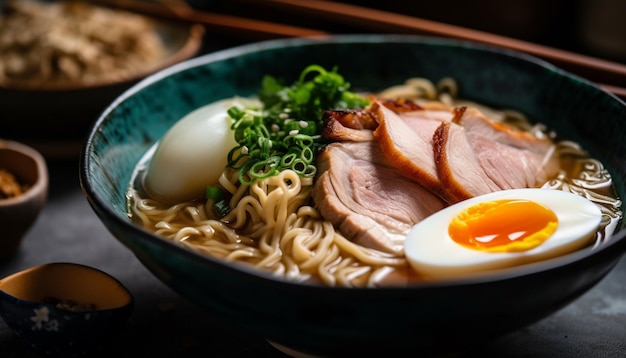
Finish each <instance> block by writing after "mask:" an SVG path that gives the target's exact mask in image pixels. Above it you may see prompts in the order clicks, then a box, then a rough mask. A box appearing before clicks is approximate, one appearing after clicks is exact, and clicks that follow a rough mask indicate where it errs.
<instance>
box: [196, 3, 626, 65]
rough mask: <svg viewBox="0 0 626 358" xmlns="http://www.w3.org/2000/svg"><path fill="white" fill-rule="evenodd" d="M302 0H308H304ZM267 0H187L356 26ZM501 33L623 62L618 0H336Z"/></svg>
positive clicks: (303, 22)
mask: <svg viewBox="0 0 626 358" xmlns="http://www.w3.org/2000/svg"><path fill="white" fill-rule="evenodd" d="M303 1H304V2H307V1H309V0H303ZM267 2H268V1H267V0H235V1H232V0H212V1H206V0H188V3H189V4H190V5H192V6H193V7H195V8H198V9H203V10H210V11H216V12H223V13H228V14H234V15H238V16H246V17H251V18H257V19H264V20H269V21H280V22H283V23H290V24H294V25H297V26H303V27H310V28H318V29H324V30H327V31H333V32H359V31H360V30H361V31H362V30H363V28H359V27H358V26H350V25H348V24H344V25H341V24H337V23H334V22H333V23H331V22H321V21H319V20H317V19H311V18H307V17H306V16H300V17H295V16H293V14H291V13H288V12H286V11H281V10H279V9H277V8H276V7H271V8H270V7H268V6H265V5H263V6H260V5H259V4H261V3H267ZM336 2H341V3H346V4H351V5H358V6H363V7H370V8H374V9H379V10H384V11H389V12H394V13H398V14H403V15H409V16H414V17H417V18H421V19H428V20H432V21H437V22H442V23H446V24H451V25H457V26H462V27H467V28H470V29H475V30H480V31H485V32H490V33H494V34H499V35H504V36H507V37H512V38H516V39H520V40H525V41H530V42H534V43H538V44H544V45H547V46H552V47H556V48H560V49H564V50H569V51H573V52H578V53H583V54H588V55H591V56H597V57H601V58H605V59H610V60H613V61H618V62H622V63H624V62H626V21H624V20H623V16H624V14H626V3H625V2H624V1H623V0H550V1H542V0H510V1H498V0H474V1H463V0H448V1H403V0H385V1H372V0H369V1H359V0H341V1H336Z"/></svg>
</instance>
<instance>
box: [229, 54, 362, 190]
mask: <svg viewBox="0 0 626 358" xmlns="http://www.w3.org/2000/svg"><path fill="white" fill-rule="evenodd" d="M349 88H350V83H348V82H346V81H345V80H344V78H343V76H341V75H340V74H339V73H337V68H336V67H334V68H333V69H332V70H330V71H328V70H326V69H324V68H323V67H321V66H319V65H310V66H308V67H306V68H305V69H304V70H303V71H302V73H301V74H300V77H299V79H298V80H297V81H296V82H295V83H293V84H292V85H291V86H285V85H283V84H282V83H281V82H280V81H279V80H278V79H276V78H275V77H272V76H270V75H267V76H265V77H264V78H263V81H262V88H261V90H260V92H259V99H260V101H261V104H262V106H261V108H252V107H246V108H239V107H235V106H233V107H231V108H229V110H228V114H229V116H230V117H231V118H233V119H234V123H233V125H232V129H233V130H234V133H235V140H236V141H237V143H238V145H237V146H236V147H235V148H233V149H232V150H231V151H230V153H229V154H228V166H229V167H231V168H234V169H238V170H239V181H240V182H241V183H242V184H246V185H247V184H251V183H253V182H254V181H255V180H257V179H263V178H267V177H270V176H273V175H276V174H278V173H279V172H281V171H282V170H285V169H292V170H294V171H296V172H297V173H298V174H299V175H300V176H303V177H313V176H315V174H316V171H317V168H316V167H315V158H316V156H317V153H318V152H319V150H320V149H322V148H323V147H324V145H325V144H326V143H325V142H324V140H323V138H322V137H321V135H320V131H321V130H322V126H323V122H322V114H323V112H324V111H325V110H327V109H349V108H364V107H366V106H367V105H368V104H369V100H368V99H367V98H365V97H363V96H361V95H359V94H357V93H354V92H350V91H349V90H348V89H349Z"/></svg>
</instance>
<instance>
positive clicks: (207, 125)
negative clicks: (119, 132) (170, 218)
mask: <svg viewBox="0 0 626 358" xmlns="http://www.w3.org/2000/svg"><path fill="white" fill-rule="evenodd" d="M250 101H251V100H248V99H242V98H229V99H223V100H220V101H217V102H213V103H211V104H208V105H205V106H202V107H199V108H197V109H195V110H193V111H191V112H190V113H189V114H187V115H185V116H184V117H183V118H181V119H180V120H179V121H177V122H176V123H175V124H174V125H173V126H172V127H171V128H170V129H169V131H168V132H167V133H166V134H165V135H164V136H163V138H162V139H161V140H160V141H159V143H158V146H157V148H156V151H155V152H154V155H153V157H152V158H151V160H150V163H149V166H148V170H147V174H146V176H145V179H144V187H145V189H146V191H147V192H148V193H149V194H150V195H151V196H153V197H156V198H158V199H160V200H163V201H166V202H172V203H173V202H182V201H186V200H191V199H196V198H199V197H202V196H203V195H204V192H205V189H206V186H207V185H214V184H216V183H217V181H218V179H219V176H220V175H221V173H222V171H223V170H224V168H225V167H226V165H227V164H228V152H229V151H230V150H231V149H233V148H234V147H235V146H236V145H237V142H236V141H235V138H234V135H233V131H232V130H231V129H230V126H231V124H232V122H231V121H232V120H231V119H230V117H229V116H228V114H227V110H228V108H230V107H231V106H234V105H239V106H243V105H244V104H245V105H248V104H250Z"/></svg>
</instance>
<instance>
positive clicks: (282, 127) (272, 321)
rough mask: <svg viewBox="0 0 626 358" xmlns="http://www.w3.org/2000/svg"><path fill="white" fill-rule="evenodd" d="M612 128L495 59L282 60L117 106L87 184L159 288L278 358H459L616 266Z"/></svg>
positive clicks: (291, 44)
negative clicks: (261, 343)
mask: <svg viewBox="0 0 626 358" xmlns="http://www.w3.org/2000/svg"><path fill="white" fill-rule="evenodd" d="M162 98H168V101H163V100H162ZM589 118H594V120H590V119H589ZM624 119H626V108H625V106H624V103H623V102H621V101H620V100H618V99H617V98H616V97H615V96H613V95H611V94H609V93H607V92H604V91H602V90H600V89H599V88H598V87H597V86H596V85H594V84H592V83H590V82H589V81H586V80H584V79H581V78H579V77H576V76H574V75H571V74H569V73H566V72H564V71H561V70H559V69H558V68H555V67H553V66H551V65H550V64H547V63H545V62H543V61H540V60H537V59H535V58H532V57H529V56H525V55H523V54H520V53H516V52H511V51H507V50H502V49H499V48H493V47H487V46H483V45H479V44H475V43H469V42H462V41H454V40H449V39H440V38H428V37H414V36H393V35H346V36H331V37H324V38H310V39H286V40H274V41H269V42H262V43H258V44H251V45H245V46H242V47H237V48H232V49H228V50H224V51H220V52H217V53H213V54H209V55H205V56H202V57H199V58H196V59H193V60H190V61H187V62H185V63H183V64H179V65H177V66H174V67H171V68H169V69H166V70H164V71H161V72H159V73H158V74H155V75H153V76H150V77H148V78H147V79H145V80H143V81H142V82H140V83H139V84H137V85H136V86H134V87H132V88H131V89H130V90H128V91H126V92H125V93H124V94H123V95H121V96H120V97H118V98H117V99H116V100H115V101H114V102H113V103H112V104H111V105H110V106H109V107H108V108H107V109H106V110H105V111H104V112H103V114H102V115H101V116H100V117H99V118H98V120H97V121H96V122H95V123H94V125H93V126H92V128H91V130H90V132H89V135H88V139H87V141H86V142H85V145H84V147H83V151H82V154H81V157H80V159H81V161H80V182H81V186H82V188H83V191H84V193H85V195H86V198H87V200H88V202H89V203H90V205H91V207H92V208H93V209H94V211H95V213H96V214H97V215H98V216H99V218H100V219H101V220H102V222H103V223H104V224H105V225H106V227H107V228H108V229H109V230H110V231H111V233H112V234H113V236H115V238H116V239H117V240H119V241H120V242H122V243H123V244H124V245H126V247H128V249H129V250H132V252H133V253H134V254H135V255H136V256H137V258H138V259H139V260H140V261H141V262H142V263H143V264H144V265H145V266H146V267H147V268H148V269H149V270H150V271H151V272H152V273H153V274H154V275H155V276H156V277H158V278H159V279H160V280H162V281H163V282H164V283H165V284H167V285H168V286H169V287H171V288H172V289H173V290H174V291H176V292H178V293H180V294H181V295H183V296H184V297H187V298H188V299H189V300H191V301H192V302H195V303H197V304H198V306H199V307H200V308H203V309H207V310H210V311H211V312H213V313H214V314H215V315H216V316H217V317H220V318H223V319H225V320H228V321H231V322H233V323H235V324H237V325H239V326H241V327H242V328H243V329H245V330H247V331H250V332H253V333H255V334H258V335H262V336H264V337H266V338H267V339H268V341H269V342H271V343H272V344H274V345H275V346H276V347H277V348H279V349H281V350H283V351H284V352H288V353H289V354H302V353H304V354H309V355H317V356H348V355H356V354H363V355H372V354H380V355H388V354H394V353H400V352H407V351H409V350H410V351H413V352H419V354H421V355H424V356H428V355H438V356H440V355H449V354H458V353H462V352H464V351H466V350H467V349H470V348H471V347H473V346H474V345H478V344H483V343H485V342H487V341H489V340H490V339H492V338H494V337H497V336H498V335H501V334H504V333H506V332H510V331H512V330H516V329H519V328H521V327H523V326H525V325H528V324H530V323H532V322H535V321H537V320H540V319H542V318H544V317H546V316H547V315H549V314H551V313H553V312H555V311H556V310H558V309H559V308H561V307H563V306H564V305H566V304H568V303H569V302H571V301H572V300H574V299H576V298H577V297H579V296H580V295H581V294H582V293H584V292H585V291H587V290H588V289H590V288H591V287H592V286H594V285H595V284H596V283H597V282H599V281H600V280H601V279H602V278H603V277H604V276H605V275H606V274H607V273H608V272H609V271H610V270H611V269H612V268H613V266H614V265H615V264H616V263H617V261H618V260H619V259H620V258H621V256H622V253H623V251H624V249H625V248H626V240H624V231H623V230H622V229H623V225H622V220H621V219H622V211H623V204H622V201H621V198H623V197H624V194H625V192H626V186H625V185H624V177H625V175H626V165H625V163H626V161H625V160H624V159H625V158H626V143H625V141H624V140H623V139H624V135H623V133H624V130H623V129H624V128H623V126H624V125H626V124H625V123H626V121H625V120H624Z"/></svg>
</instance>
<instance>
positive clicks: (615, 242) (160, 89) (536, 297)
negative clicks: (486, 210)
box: [80, 35, 626, 356]
mask: <svg viewBox="0 0 626 358" xmlns="http://www.w3.org/2000/svg"><path fill="white" fill-rule="evenodd" d="M312 63H317V64H321V65H323V66H325V67H332V66H334V65H338V66H339V70H340V72H341V73H342V74H343V75H344V76H345V78H346V79H348V80H349V81H350V82H351V83H352V88H353V89H357V90H358V89H367V90H378V89H383V88H385V87H387V86H390V85H393V84H397V83H401V82H403V81H404V80H405V79H406V78H408V77H410V76H425V77H428V78H429V79H432V80H435V81H436V80H438V79H440V78H442V77H444V76H452V77H454V78H456V79H458V81H459V82H460V84H461V87H460V92H461V95H462V97H466V98H470V99H473V100H475V101H480V102H483V103H485V104H488V105H493V106H496V107H509V108H514V109H518V110H520V111H522V112H524V113H526V114H528V115H529V116H531V117H532V118H534V119H536V120H538V121H541V122H544V123H547V124H548V125H549V126H551V127H552V128H554V129H555V130H557V131H558V132H560V133H562V134H563V135H565V136H567V137H569V138H570V139H572V140H575V141H577V142H579V143H581V144H582V145H583V146H584V147H585V148H586V149H588V150H589V152H590V153H591V154H592V155H593V156H595V157H597V158H599V159H600V160H601V161H602V162H603V163H604V164H605V166H606V168H607V169H608V171H609V172H610V173H611V175H612V176H613V178H614V180H615V186H616V189H617V192H618V195H619V196H620V197H621V198H624V197H626V184H625V182H624V180H625V179H626V140H625V138H624V133H626V107H625V105H624V103H623V102H621V101H620V100H618V99H616V98H615V97H614V96H612V95H610V94H608V93H606V92H604V91H602V90H600V89H599V88H598V87H596V86H595V85H593V84H591V83H590V82H588V81H586V80H584V79H581V78H578V77H576V76H573V75H570V74H568V73H565V72H563V71H561V70H560V69H558V68H554V67H553V66H551V65H549V64H547V63H545V62H542V61H539V60H537V59H534V58H531V57H528V56H525V55H522V54H519V53H514V52H510V51H505V50H501V49H495V48H490V47H484V46H481V45H477V44H473V43H465V42H456V41H452V40H444V39H437V38H422V37H410V36H379V35H362V36H359V35H353V36H339V37H330V38H324V39H315V40H314V39H308V40H307V39H289V40H277V41H270V42H264V43H259V44H252V45H247V46H243V47H238V48H234V49H229V50H225V51H221V52H217V53H213V54H209V55H206V56H202V57H200V58H196V59H193V60H190V61H187V62H185V63H182V64H179V65H176V66H174V67H171V68H169V69H167V70H165V71H162V72H160V73H158V74H156V75H154V76H151V77H149V78H148V79H146V80H144V81H142V82H141V83H139V84H138V85H136V86H134V87H133V88H131V89H130V90H129V91H127V92H126V93H124V94H123V95H122V96H121V97H119V98H118V99H117V100H116V101H115V102H114V103H113V104H111V105H110V106H109V107H108V108H107V109H106V111H105V112H104V113H103V115H102V116H101V117H100V118H99V119H98V120H97V122H96V123H95V124H94V126H93V127H92V129H91V132H90V133H89V136H88V139H87V141H86V143H85V145H84V147H83V152H82V155H81V163H80V181H81V185H82V188H83V190H84V193H85V195H86V198H87V200H88V201H89V203H90V205H91V206H92V208H93V209H94V211H95V212H96V214H97V215H98V216H99V217H100V219H101V220H102V221H103V223H104V224H105V225H106V226H107V228H108V229H109V230H110V231H111V233H112V234H113V235H114V236H115V237H116V238H117V240H119V241H120V242H122V243H123V244H124V245H126V246H127V247H128V249H130V250H132V251H133V252H134V253H135V255H136V256H137V258H138V259H139V260H140V261H141V262H142V263H143V264H144V265H145V266H146V267H147V268H148V269H149V270H150V271H151V272H152V273H153V274H154V275H155V276H157V277H158V278H159V279H161V280H162V281H163V282H165V283H166V284H167V285H169V287H171V288H172V289H173V290H174V291H176V292H178V293H180V294H181V295H183V296H185V297H187V298H188V299H190V300H191V301H193V302H195V303H197V304H198V305H199V306H200V307H202V308H205V309H208V310H211V311H212V312H214V313H215V314H216V315H218V316H219V317H221V318H223V319H225V320H228V321H231V322H234V323H236V324H238V325H240V326H241V327H243V328H244V329H246V330H249V331H251V332H253V333H255V334H258V335H261V336H265V337H267V339H268V340H269V341H271V342H275V343H277V344H279V345H282V346H285V347H289V348H291V349H294V350H296V351H299V352H305V353H308V354H315V355H321V356H356V355H365V356H370V355H381V356H383V355H384V356H388V355H392V354H394V353H399V352H407V351H409V349H410V351H411V352H414V353H415V354H419V355H420V356H428V355H448V354H455V353H459V352H463V351H464V350H466V349H468V348H469V347H471V346H472V345H475V344H482V343H484V342H486V341H487V340H489V339H492V338H493V337H496V336H498V335H501V334H503V333H506V332H509V331H512V330H516V329H519V328H521V327H523V326H525V325H528V324H530V323H533V322H535V321H537V320H540V319H542V318H544V317H546V316H547V315H550V314H551V313H553V312H555V311H556V310H558V309H560V308H562V307H563V306H565V305H567V304H568V303H570V302H572V300H575V299H576V298H578V297H579V296H580V295H581V294H583V293H584V292H585V291H587V290H588V289H590V288H591V287H593V286H594V285H595V284H596V283H598V282H599V281H600V280H601V279H602V278H603V277H604V276H605V275H606V274H607V273H608V272H609V271H610V270H611V269H612V268H613V267H614V265H615V264H616V263H617V261H618V260H619V259H620V258H621V256H622V253H623V251H624V249H625V248H626V239H624V232H625V231H624V230H623V226H622V225H621V223H620V225H619V227H618V229H617V234H616V235H615V236H614V237H613V238H612V239H611V240H610V241H608V242H605V243H604V244H602V245H600V247H597V248H596V249H594V250H590V249H586V250H582V251H578V252H575V253H572V254H569V255H566V256H562V257H560V258H557V259H554V260H550V261H544V262H542V263H539V264H534V265H530V266H527V267H525V268H519V269H513V270H509V271H506V272H504V273H498V274H493V275H486V276H484V277H481V278H480V279H466V280H458V281H454V282H449V283H445V284H443V283H429V284H416V285H412V286H409V287H405V288H381V289H345V288H328V287H316V286H310V285H301V284H294V283H288V282H285V281H283V280H281V279H276V278H273V277H271V276H270V275H267V274H264V273H262V272H258V271H254V270H250V269H246V268H241V267H239V266H234V265H231V264H227V263H224V262H222V261H219V260H215V259H212V258H208V257H205V256H201V255H199V254H196V253H194V252H190V251H188V250H186V249H184V248H182V247H180V246H177V245H175V244H173V243H171V242H169V241H166V240H164V239H161V238H158V237H156V236H155V235H152V234H150V233H148V232H146V231H144V230H142V229H141V228H139V227H137V226H135V225H133V224H131V222H130V221H129V219H128V216H127V215H126V201H125V196H124V193H125V191H126V189H127V186H128V184H129V180H130V177H131V173H132V171H133V167H134V166H135V164H136V163H137V161H138V160H139V159H140V157H141V156H142V155H143V154H144V152H145V151H146V150H147V149H148V148H149V147H150V146H151V145H153V144H154V143H155V142H156V141H158V140H159V139H160V137H161V136H162V135H163V134H164V133H165V131H166V130H167V129H168V128H169V127H170V126H172V124H173V123H174V122H175V121H176V120H177V119H179V118H181V117H183V116H184V115H185V114H186V113H188V112H190V111H191V110H192V109H195V108H197V107H200V106H202V105H204V104H208V103H210V102H213V101H215V100H218V99H221V98H226V97H230V96H233V95H243V96H247V95H253V94H255V93H256V91H257V90H258V88H259V84H260V79H261V77H262V76H263V75H264V74H272V75H274V76H277V77H283V78H285V79H290V78H296V76H297V75H298V74H299V71H300V70H301V69H302V68H304V67H305V66H306V65H309V64H312ZM164 99H167V100H164ZM622 210H623V208H622Z"/></svg>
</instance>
